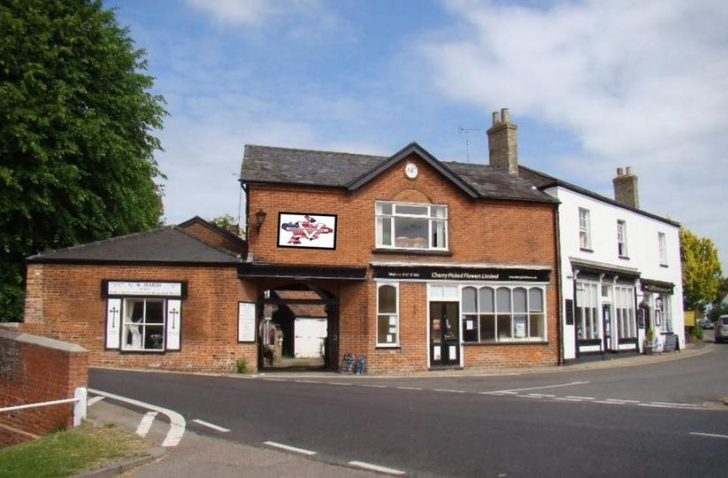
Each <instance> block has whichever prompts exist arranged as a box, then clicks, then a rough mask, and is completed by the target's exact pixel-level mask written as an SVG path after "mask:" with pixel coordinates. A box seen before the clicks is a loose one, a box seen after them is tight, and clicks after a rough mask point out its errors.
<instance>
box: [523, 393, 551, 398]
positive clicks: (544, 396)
mask: <svg viewBox="0 0 728 478" xmlns="http://www.w3.org/2000/svg"><path fill="white" fill-rule="evenodd" d="M529 395H530V396H532V397H538V398H554V397H555V396H556V395H551V394H548V393H529Z"/></svg>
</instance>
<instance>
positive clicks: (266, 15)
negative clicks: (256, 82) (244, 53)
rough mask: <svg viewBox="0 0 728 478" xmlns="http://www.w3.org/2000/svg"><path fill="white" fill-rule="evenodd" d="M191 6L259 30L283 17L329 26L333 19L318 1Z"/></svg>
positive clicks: (207, 0)
mask: <svg viewBox="0 0 728 478" xmlns="http://www.w3.org/2000/svg"><path fill="white" fill-rule="evenodd" d="M187 1H188V3H189V4H190V5H191V6H193V7H195V8H198V9H199V10H201V11H203V12H205V13H207V14H208V15H210V16H212V17H213V18H214V19H215V20H217V21H219V22H221V23H226V24H231V25H246V26H256V27H257V26H260V25H261V24H263V22H264V21H266V20H268V19H270V18H274V17H282V16H299V15H306V16H319V17H320V18H321V20H322V22H324V23H327V22H331V21H332V20H333V17H332V16H330V15H327V14H325V11H324V9H323V8H322V6H321V4H320V1H319V0H187Z"/></svg>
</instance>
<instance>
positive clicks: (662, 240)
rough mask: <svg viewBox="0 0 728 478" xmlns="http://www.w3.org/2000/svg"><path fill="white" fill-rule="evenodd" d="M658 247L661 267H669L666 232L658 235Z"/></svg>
mask: <svg viewBox="0 0 728 478" xmlns="http://www.w3.org/2000/svg"><path fill="white" fill-rule="evenodd" d="M657 247H658V248H659V249H660V265H662V266H666V265H667V238H666V236H665V233H664V232H658V233H657Z"/></svg>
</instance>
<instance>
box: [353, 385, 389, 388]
mask: <svg viewBox="0 0 728 478" xmlns="http://www.w3.org/2000/svg"><path fill="white" fill-rule="evenodd" d="M359 386H360V387H366V388H387V386H386V385H359Z"/></svg>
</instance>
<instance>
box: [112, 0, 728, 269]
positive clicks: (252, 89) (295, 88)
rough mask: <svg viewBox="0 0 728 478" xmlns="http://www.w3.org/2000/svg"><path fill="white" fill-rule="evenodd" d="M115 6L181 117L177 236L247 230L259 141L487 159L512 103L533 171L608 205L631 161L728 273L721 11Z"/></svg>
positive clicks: (726, 58)
mask: <svg viewBox="0 0 728 478" xmlns="http://www.w3.org/2000/svg"><path fill="white" fill-rule="evenodd" d="M104 5H105V6H106V7H112V8H115V9H116V13H117V19H118V21H119V23H120V24H121V25H123V26H126V27H128V28H129V32H130V36H131V37H132V39H133V40H134V42H135V46H136V47H137V48H143V49H144V50H146V58H147V60H148V68H147V73H148V74H150V75H151V76H153V77H155V78H156V81H155V86H154V90H153V91H154V93H157V94H161V95H163V96H164V98H165V100H166V102H167V105H166V108H167V110H168V112H169V116H167V117H166V118H165V122H164V128H163V129H162V130H160V131H157V132H155V134H156V135H157V136H158V137H159V138H160V139H161V141H162V144H163V147H164V151H160V152H158V153H157V154H156V159H157V161H158V163H159V166H160V169H161V170H162V171H163V172H164V174H165V175H166V176H167V179H166V180H165V181H164V210H165V212H164V220H165V222H166V223H179V222H182V221H184V220H186V219H189V218H191V217H193V216H195V215H199V216H201V217H204V218H207V219H211V218H213V217H216V216H222V215H225V214H229V215H231V216H233V217H235V218H237V217H238V215H239V210H240V188H239V183H238V181H237V180H238V174H239V171H240V166H241V161H242V155H243V148H244V145H245V144H258V145H268V146H280V147H292V148H303V149H317V150H331V151H345V152H352V153H364V154H379V155H383V156H390V155H392V154H394V153H395V152H397V151H398V150H399V149H401V148H402V147H404V146H405V145H407V144H409V143H410V142H412V141H416V142H417V143H419V144H420V145H421V146H422V147H424V148H425V149H427V150H428V151H429V152H430V153H432V154H433V155H434V156H435V157H437V158H438V159H440V160H442V161H463V162H467V161H469V162H473V163H487V161H488V157H487V138H486V134H485V130H487V129H488V128H489V127H490V126H491V112H493V111H497V110H499V109H500V108H504V107H506V108H509V109H510V113H511V118H512V120H513V121H514V122H515V123H517V124H518V128H519V130H518V135H519V162H520V164H522V165H525V166H528V167H531V168H534V169H537V170H540V171H543V172H545V173H547V174H550V175H552V176H556V177H558V178H560V179H563V180H565V181H568V182H571V183H574V184H577V185H579V186H582V187H586V188H588V189H591V190H593V191H595V192H598V193H600V194H603V195H605V196H607V197H613V186H612V179H613V177H614V176H615V174H616V169H617V168H618V167H625V166H631V167H632V169H633V171H634V173H636V174H637V175H638V177H639V189H640V207H641V209H643V210H646V211H649V212H651V213H654V214H658V215H660V216H663V217H666V218H669V219H672V220H675V221H678V222H680V223H681V224H683V225H684V226H685V227H687V228H688V229H690V230H691V231H693V232H694V233H695V234H697V235H698V236H701V237H708V238H710V239H712V240H713V241H714V242H715V244H716V246H717V248H718V251H719V254H720V257H721V262H722V264H723V271H724V273H727V272H728V208H727V207H726V205H728V184H726V179H727V178H728V174H727V173H728V28H726V25H728V2H725V1H724V0H661V1H659V2H657V1H640V2H635V1H633V0H629V1H628V0H610V1H603V0H594V1H588V0H587V1H576V0H570V1H559V0H554V1H535V0H533V1H528V0H522V1H506V0H499V1H498V0H483V1H477V0H441V1H440V0H397V1H392V0H366V1H361V0H328V1H326V0H155V1H152V2H150V1H148V0H107V1H105V3H104ZM243 220H244V219H243Z"/></svg>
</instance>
